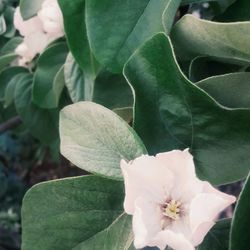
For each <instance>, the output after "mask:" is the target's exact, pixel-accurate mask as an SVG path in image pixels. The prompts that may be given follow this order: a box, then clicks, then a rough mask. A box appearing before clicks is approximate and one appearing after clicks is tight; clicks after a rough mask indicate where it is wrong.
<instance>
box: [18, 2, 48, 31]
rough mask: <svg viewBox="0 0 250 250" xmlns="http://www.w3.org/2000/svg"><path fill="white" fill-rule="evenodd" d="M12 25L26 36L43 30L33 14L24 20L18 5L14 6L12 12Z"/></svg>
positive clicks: (39, 21)
mask: <svg viewBox="0 0 250 250" xmlns="http://www.w3.org/2000/svg"><path fill="white" fill-rule="evenodd" d="M14 25H15V28H16V29H17V30H18V31H19V32H20V34H21V35H22V36H28V35H30V34H33V33H36V32H43V25H42V22H41V20H40V19H39V18H38V17H37V16H34V17H32V18H30V19H28V20H27V21H24V20H23V18H22V16H21V12H20V8H19V7H17V8H16V11H15V14H14Z"/></svg>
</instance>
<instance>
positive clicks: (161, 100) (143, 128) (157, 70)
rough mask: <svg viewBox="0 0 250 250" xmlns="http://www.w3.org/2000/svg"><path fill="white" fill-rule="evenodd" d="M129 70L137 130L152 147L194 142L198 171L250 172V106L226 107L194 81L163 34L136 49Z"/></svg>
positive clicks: (204, 175)
mask: <svg viewBox="0 0 250 250" xmlns="http://www.w3.org/2000/svg"><path fill="white" fill-rule="evenodd" d="M125 75H126V77H127V79H128V80H129V82H130V83H131V85H132V86H133V88H134V91H135V97H136V98H135V99H136V102H135V130H136V131H137V132H138V134H139V136H140V137H141V138H143V141H144V143H145V145H146V147H147V149H148V150H149V152H150V153H153V154H155V153H158V152H162V151H168V150H172V149H176V148H181V149H183V148H187V147H189V148H190V149H191V152H192V154H193V155H194V159H195V164H196V171H197V174H198V175H199V177H200V178H201V179H206V180H209V181H210V182H212V183H213V184H221V183H227V182H233V181H235V180H238V179H241V178H244V177H245V176H246V175H247V174H248V172H249V170H250V160H249V157H248V154H249V150H250V145H249V140H250V110H248V109H237V110H230V109H226V108H223V107H222V106H220V105H219V104H218V103H216V102H215V100H214V99H212V98H211V97H210V96H208V95H207V94H206V93H205V92H204V91H202V90H201V89H200V88H198V87H197V86H195V85H193V84H192V83H191V82H190V81H189V80H188V79H187V78H186V77H185V76H184V75H183V73H182V72H181V71H180V68H179V67H178V65H177V62H176V59H175V57H174V54H173V50H172V46H171V43H170V40H169V39H168V38H167V37H166V36H165V35H164V34H159V35H156V36H155V37H154V38H152V39H151V40H150V41H148V42H147V43H146V44H145V45H144V46H143V47H142V48H141V49H139V50H138V51H137V52H136V53H135V54H134V56H133V57H132V58H131V59H130V61H129V62H128V64H127V65H126V67H125Z"/></svg>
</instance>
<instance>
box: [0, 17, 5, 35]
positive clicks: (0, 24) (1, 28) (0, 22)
mask: <svg viewBox="0 0 250 250" xmlns="http://www.w3.org/2000/svg"><path fill="white" fill-rule="evenodd" d="M5 31H6V22H5V19H4V15H0V35H3V34H4V32H5Z"/></svg>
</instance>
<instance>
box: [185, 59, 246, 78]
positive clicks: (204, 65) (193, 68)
mask: <svg viewBox="0 0 250 250" xmlns="http://www.w3.org/2000/svg"><path fill="white" fill-rule="evenodd" d="M241 68H242V66H239V65H234V64H229V63H223V62H218V61H215V59H214V58H211V57H205V56H199V57H196V58H195V59H194V60H193V61H192V62H191V64H190V68H189V79H190V80H191V81H192V82H198V81H200V80H202V79H205V78H208V77H210V76H215V75H224V74H227V73H233V72H237V71H240V70H241Z"/></svg>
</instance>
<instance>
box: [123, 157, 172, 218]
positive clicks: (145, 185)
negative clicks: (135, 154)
mask: <svg viewBox="0 0 250 250" xmlns="http://www.w3.org/2000/svg"><path fill="white" fill-rule="evenodd" d="M121 169H122V173H123V176H124V180H125V193H126V195H125V201H124V209H125V211H126V213H128V214H133V212H134V202H135V199H136V198H137V197H140V196H141V197H144V198H148V199H149V200H152V201H155V202H157V203H163V202H164V199H166V198H167V197H168V195H169V193H167V190H170V189H171V187H172V185H173V174H172V173H171V172H170V171H169V170H168V169H167V168H165V167H164V166H162V165H161V164H159V163H158V162H157V160H156V158H155V157H154V156H148V155H143V156H141V157H139V158H137V159H135V160H134V161H133V162H130V163H126V162H125V161H124V160H122V161H121Z"/></svg>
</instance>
